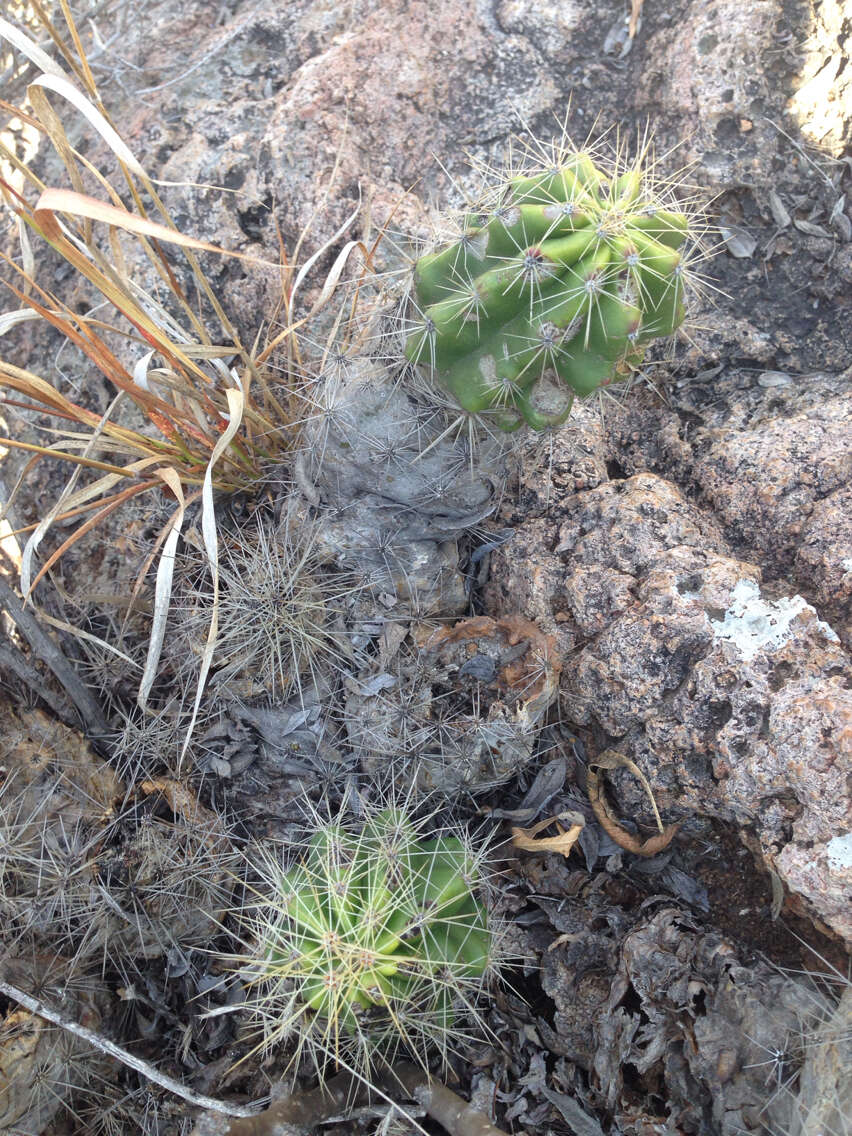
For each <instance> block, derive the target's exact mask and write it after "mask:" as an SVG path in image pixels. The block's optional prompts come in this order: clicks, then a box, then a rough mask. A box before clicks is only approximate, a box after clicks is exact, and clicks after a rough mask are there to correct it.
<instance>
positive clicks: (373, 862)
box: [243, 808, 494, 1068]
mask: <svg viewBox="0 0 852 1136" xmlns="http://www.w3.org/2000/svg"><path fill="white" fill-rule="evenodd" d="M420 827H421V826H419V825H417V824H416V823H414V822H413V821H411V820H410V819H409V818H408V816H407V815H406V814H405V812H404V811H402V810H401V809H398V808H387V809H383V810H381V811H380V812H377V813H374V814H373V815H372V816H371V817H368V818H367V820H366V821H365V823H364V827H363V829H362V830H361V831H360V832H359V833H353V832H351V831H349V830H347V829H346V828H344V826H343V825H342V824H341V823H340V822H339V821H332V822H330V823H327V824H324V825H322V826H321V827H320V828H319V829H318V831H317V832H315V834H314V835H313V836H312V837H311V839H310V840H309V841H308V844H307V847H306V853H305V855H304V857H303V859H302V861H301V862H300V863H298V864H297V865H296V866H294V867H291V868H289V869H280V868H276V867H275V865H274V864H273V863H271V862H267V864H266V865H265V867H262V868H261V873H262V875H264V876H265V883H266V885H267V887H268V886H269V885H271V887H269V890H267V889H266V888H264V890H265V891H266V895H265V897H263V898H260V899H259V901H258V903H257V905H256V912H255V915H254V917H253V919H251V920H250V924H251V928H250V929H251V934H252V939H253V941H254V942H255V943H256V946H257V950H258V957H257V959H256V962H255V963H253V964H252V970H253V971H254V982H255V985H256V986H257V994H256V998H255V1001H254V1005H255V1008H256V1010H257V1011H258V1013H259V1016H260V1017H261V1018H262V1020H263V1027H264V1033H265V1035H266V1040H267V1043H274V1042H275V1041H277V1040H279V1039H282V1038H283V1037H284V1036H287V1035H289V1034H291V1033H295V1034H296V1036H300V1048H301V1047H302V1046H307V1047H308V1048H309V1049H311V1050H313V1051H314V1053H315V1055H316V1057H317V1058H327V1057H334V1058H335V1059H338V1058H339V1057H340V1056H341V1055H342V1054H344V1055H346V1056H347V1057H348V1059H349V1060H353V1061H355V1062H356V1063H357V1064H358V1065H360V1066H361V1067H362V1068H369V1066H370V1063H371V1059H372V1057H373V1055H375V1054H379V1055H381V1056H382V1057H387V1056H388V1053H389V1052H390V1053H392V1052H393V1051H394V1050H395V1049H396V1048H397V1047H398V1046H399V1045H400V1044H404V1045H405V1046H406V1048H408V1049H409V1050H410V1052H411V1053H412V1055H413V1056H415V1057H417V1056H419V1057H420V1060H423V1061H425V1060H427V1055H428V1054H429V1053H430V1051H431V1050H432V1049H433V1048H434V1047H436V1046H437V1048H438V1050H443V1051H444V1052H446V1050H447V1048H448V1046H450V1047H451V1045H450V1030H451V1028H452V1027H453V1024H454V1021H455V1016H456V1005H457V1004H458V1003H462V1004H463V1005H464V1006H465V1007H466V1008H468V1009H469V1006H470V1002H471V1000H472V998H473V997H474V995H475V994H476V992H477V991H478V990H479V988H480V986H481V983H482V980H483V977H484V976H485V975H486V973H487V972H488V971H489V970H490V968H491V967H492V965H493V962H494V944H493V936H492V932H491V930H490V929H489V926H488V921H487V916H486V911H485V908H484V906H483V905H482V903H481V902H480V901H479V899H478V898H477V896H476V894H475V889H476V887H477V885H478V883H479V882H480V878H481V875H482V854H481V853H478V852H474V851H473V849H472V847H471V845H470V844H469V843H468V841H467V840H466V839H465V838H463V836H462V835H461V833H460V832H458V833H457V832H443V833H441V834H440V835H438V836H436V837H433V838H431V839H421V837H420ZM270 869H271V871H270ZM243 961H244V962H245V961H247V960H245V958H244V960H243ZM318 1063H319V1062H318Z"/></svg>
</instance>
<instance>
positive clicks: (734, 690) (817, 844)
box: [487, 473, 852, 940]
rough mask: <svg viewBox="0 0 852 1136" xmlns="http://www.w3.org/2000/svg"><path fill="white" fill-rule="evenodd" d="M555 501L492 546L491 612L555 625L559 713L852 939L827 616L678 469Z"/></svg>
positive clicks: (851, 697) (850, 736)
mask: <svg viewBox="0 0 852 1136" xmlns="http://www.w3.org/2000/svg"><path fill="white" fill-rule="evenodd" d="M559 504H560V508H559V517H558V519H557V520H554V521H549V520H547V519H544V518H538V519H534V520H532V521H530V522H528V523H527V524H522V525H521V526H520V527H519V528H518V530H517V531H516V533H515V536H514V538H513V539H512V541H510V542H508V543H507V544H504V545H503V546H502V547H501V548H500V549H499V550H497V551H496V552H495V553H494V556H493V565H492V580H491V583H490V584H489V587H488V590H487V600H488V606H489V610H491V611H492V612H493V613H497V612H501V613H502V612H508V611H517V610H519V609H520V610H521V611H522V612H523V613H525V614H528V615H532V614H533V613H534V616H535V618H536V620H537V621H538V622H539V624H540V625H541V626H543V627H544V629H545V630H548V631H549V630H550V629H551V626H552V627H553V628H554V629H555V630H556V633H557V635H558V638H559V642H560V644H561V645H562V647H563V649H565V650H567V652H568V653H567V656H566V658H565V659H564V660H563V671H562V676H563V677H562V692H563V703H562V705H563V713H565V714H566V715H567V716H568V717H569V719H571V720H573V721H574V722H576V723H578V724H580V725H584V726H587V727H589V728H590V729H591V731H592V733H593V736H594V737H595V738H596V740H597V741H598V742H599V744H600V749H605V748H607V747H609V746H612V747H614V748H616V749H618V750H620V751H621V752H622V753H624V754H626V755H627V756H628V757H630V758H632V759H633V760H634V761H636V762H637V763H638V764H639V765H640V767H641V768H642V769H643V770H644V772H645V773H646V774H647V776H648V778H649V780H650V782H651V785H652V787H653V790H654V793H655V795H656V798H657V802H658V804H659V805H660V807H661V809H662V810H663V811H664V812H665V813H666V815H667V817H668V818H669V819H672V818H676V817H686V816H688V815H690V814H704V815H709V816H713V817H718V818H720V819H723V820H727V821H731V822H735V823H736V824H737V825H738V826H739V827H740V828H741V830H742V831H743V832H744V833H745V834H746V835H747V836H748V837H749V838H750V842H751V845H752V846H753V847H754V848H755V849H756V850H758V852H759V854H760V855H761V856H762V857H763V858H764V860H765V861H766V863H768V864H769V865H770V866H771V867H772V868H773V869H774V870H775V871H776V872H777V873H778V875H779V876H780V877H781V879H782V880H783V881H784V882H785V883H786V884H787V886H788V887H789V888H790V890H791V891H792V892H793V893H795V894H796V895H798V896H799V897H800V901H801V902H802V903H804V906H805V908H806V909H808V910H809V911H810V912H811V913H813V914H815V915H817V916H818V917H819V918H820V919H821V920H822V921H823V922H824V923H826V924H828V925H829V926H830V927H832V928H833V929H834V930H835V931H836V932H837V933H839V934H840V935H842V936H844V937H845V938H846V939H850V940H852V916H850V912H852V905H851V904H850V899H852V869H850V867H849V866H844V865H843V863H842V862H841V858H838V857H837V856H834V855H832V854H831V849H830V848H829V844H830V842H831V841H832V840H834V839H835V838H836V837H838V836H842V835H843V834H844V833H846V832H848V831H849V830H850V829H852V803H850V796H849V778H850V774H852V691H850V684H849V678H850V670H849V660H848V657H847V655H846V653H845V652H844V650H843V648H842V646H841V644H840V643H839V641H838V638H837V635H836V634H835V632H834V631H833V629H832V628H831V627H830V626H829V625H828V624H827V623H825V622H824V621H822V620H820V619H819V618H818V615H817V613H816V612H815V611H814V610H813V609H812V608H811V607H810V606H809V605H808V604H806V602H805V601H804V600H803V599H802V597H800V596H793V597H790V596H789V594H784V593H783V592H781V593H775V594H770V593H765V592H762V591H761V588H760V581H761V572H760V569H759V567H758V566H757V565H755V564H752V563H748V562H744V561H741V560H737V559H735V558H734V557H733V556H732V555H731V554H730V550H729V548H728V547H727V545H726V544H725V541H724V539H723V537H722V536H721V534H720V532H719V530H718V528H717V527H716V525H715V523H714V522H713V520H712V519H711V518H708V516H706V515H705V514H703V513H702V512H701V511H699V509H698V508H696V507H695V506H694V505H692V504H690V503H689V502H688V501H687V500H686V498H685V497H684V495H683V494H682V493H681V492H680V490H679V489H677V488H676V487H675V486H674V485H673V484H672V483H671V482H667V481H665V480H663V479H662V478H660V477H657V476H655V475H653V474H647V473H646V474H639V475H636V476H634V477H631V478H627V479H623V480H616V481H610V482H605V483H602V484H600V485H598V486H597V487H596V488H594V489H591V490H588V491H585V492H580V493H576V494H574V495H572V496H569V497H567V498H564V499H563V500H562V501H560V503H559ZM571 644H573V649H572V647H571V646H569V645H571ZM613 781H614V784H615V791H616V797H617V800H618V805H619V809H620V811H621V812H622V815H624V816H627V817H633V818H640V817H641V818H645V819H650V814H649V813H648V806H647V801H645V800H644V799H643V795H642V790H641V788H640V787H639V786H638V785H637V784H636V782H635V780H634V779H633V778H632V777H631V776H630V775H629V774H628V773H626V772H624V773H621V772H620V773H618V774H616V775H614V777H613ZM832 847H833V846H832Z"/></svg>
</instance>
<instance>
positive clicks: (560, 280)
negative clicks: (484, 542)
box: [405, 152, 694, 430]
mask: <svg viewBox="0 0 852 1136" xmlns="http://www.w3.org/2000/svg"><path fill="white" fill-rule="evenodd" d="M499 200H500V202H501V203H500V205H499V206H498V207H497V208H496V209H494V210H492V211H491V212H490V213H486V214H485V215H475V214H468V215H467V216H465V217H464V218H463V221H462V234H461V236H460V238H459V239H458V240H456V241H454V242H453V243H451V244H449V245H447V246H445V247H443V248H440V249H438V250H436V251H434V252H430V253H428V254H427V255H425V256H422V257H420V259H419V260H418V261H417V262H416V265H415V272H414V298H415V302H416V307H417V316H416V318H415V319H414V321H413V322H414V326H413V329H412V330H411V331H410V333H409V334H408V336H407V339H406V346H405V353H406V356H407V358H408V359H409V360H410V361H411V362H413V363H416V364H417V365H418V367H419V368H421V369H423V370H425V371H426V372H427V373H428V376H429V377H430V378H432V379H437V381H438V382H439V383H440V384H441V385H442V386H443V387H445V388H446V389H447V390H448V391H449V392H450V393H451V394H452V395H453V396H454V398H455V400H456V401H457V402H458V403H459V405H460V406H461V407H462V408H463V409H464V410H466V411H469V412H471V413H473V414H480V413H482V412H484V411H490V412H493V414H492V416H493V417H495V418H496V421H497V424H498V425H499V426H501V427H502V428H503V429H505V430H513V429H516V428H517V427H518V426H520V425H521V424H522V423H523V422H524V421H525V422H527V423H528V424H529V425H530V426H532V427H533V428H534V429H537V430H541V429H545V428H546V427H548V426H554V425H558V424H559V423H561V422H563V421H564V420H565V419H566V418H567V417H568V414H569V413H570V411H571V402H572V400H573V397H574V395H575V394H578V395H580V396H585V395H588V394H591V393H592V392H593V391H595V390H597V389H598V388H600V387H603V386H606V385H608V384H609V383H612V382H616V381H618V380H620V379H624V378H626V377H627V376H628V375H629V374H630V373H631V369H632V368H634V367H636V366H637V365H638V364H639V363H640V362H641V360H642V356H643V353H644V348H645V345H646V344H647V343H648V342H650V341H651V340H652V339H656V338H657V337H659V336H666V335H671V334H672V332H673V331H674V330H675V329H676V328H677V327H678V325H679V324H680V323H681V322H682V320H683V319H684V315H685V312H684V302H683V301H684V291H685V284H686V273H685V260H684V255H683V251H682V246H683V245H684V242H685V241H686V239H687V237H690V236H694V233H693V232H691V221H690V217H689V216H688V215H687V214H686V213H684V212H680V211H678V210H676V209H674V208H667V207H665V206H664V203H663V202H662V201H661V200H660V199H659V195H658V193H657V192H656V191H655V190H654V188H653V187H652V186H650V185H649V184H648V178H647V177H646V174H645V172H644V169H643V166H642V164H641V162H640V163H637V164H636V165H635V166H634V167H632V168H629V169H626V170H624V169H623V167H622V172H619V171H618V170H612V171H607V173H605V172H604V171H603V170H602V168H601V166H600V164H599V163H596V162H595V161H593V159H592V157H591V156H590V155H589V154H587V153H583V152H573V153H571V154H569V155H565V154H560V155H559V156H558V160H557V162H556V163H555V164H554V165H553V166H552V168H549V169H546V170H541V171H539V172H535V173H532V174H524V175H522V176H521V175H519V176H514V177H511V178H509V179H508V180H507V182H506V183H505V186H504V187H503V188H502V191H501V192H500V196H499ZM545 374H549V375H553V376H556V377H557V378H558V379H559V380H561V384H564V386H565V387H566V388H567V390H566V391H565V394H566V396H567V400H563V402H564V403H566V404H565V405H563V406H562V407H561V408H560V409H559V410H558V411H557V412H555V413H545V412H543V411H541V410H539V409H537V408H536V407H535V406H534V404H533V401H532V392H533V388H534V387H535V385H536V383H537V382H538V380H539V379H541V378H542V377H543V376H544V375H545Z"/></svg>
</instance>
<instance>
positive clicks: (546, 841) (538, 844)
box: [512, 811, 586, 856]
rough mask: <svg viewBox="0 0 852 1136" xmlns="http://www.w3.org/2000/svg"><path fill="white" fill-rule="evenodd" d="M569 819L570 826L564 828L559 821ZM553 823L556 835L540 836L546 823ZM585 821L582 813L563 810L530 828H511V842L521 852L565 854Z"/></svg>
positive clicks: (578, 835) (546, 825)
mask: <svg viewBox="0 0 852 1136" xmlns="http://www.w3.org/2000/svg"><path fill="white" fill-rule="evenodd" d="M563 820H570V821H571V827H570V828H569V829H566V828H565V827H564V826H563V825H562V824H560V823H559V822H560V821H563ZM551 824H555V825H556V827H557V828H558V829H559V835H558V836H541V837H539V835H538V834H539V833H540V832H541V831H542V829H545V828H547V827H548V825H551ZM585 825H586V821H585V818H584V817H583V815H582V813H575V812H571V811H569V812H564V813H559V814H558V815H557V816H552V817H547V818H546V819H545V820H540V821H538V822H537V823H536V824H534V825H532V826H531V827H530V828H516V827H513V828H512V844H513V846H514V847H515V848H520V849H521V851H523V852H559V853H560V855H562V856H567V855H568V853H569V852H570V851H571V849H572V848H573V847H574V845H575V844H576V843H577V841H578V840H579V838H580V833H581V832H582V831H583V829H584V828H585Z"/></svg>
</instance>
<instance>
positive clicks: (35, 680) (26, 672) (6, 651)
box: [0, 643, 77, 726]
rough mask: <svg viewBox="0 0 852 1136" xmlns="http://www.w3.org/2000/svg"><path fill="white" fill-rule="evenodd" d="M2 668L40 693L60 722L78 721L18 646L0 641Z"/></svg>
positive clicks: (69, 723)
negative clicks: (8, 645)
mask: <svg viewBox="0 0 852 1136" xmlns="http://www.w3.org/2000/svg"><path fill="white" fill-rule="evenodd" d="M2 669H5V670H8V671H11V672H12V673H13V674H16V675H17V676H18V678H19V679H20V680H21V682H24V683H26V684H27V686H28V687H29V688H30V690H31V691H32V692H33V694H36V695H38V697H39V698H40V699H41V700H42V702H44V703H45V704H46V705H47V706H49V707H50V709H51V710H52V711H53V713H54V714H55V715H56V717H57V718H58V719H59V720H60V722H63V723H64V724H65V725H66V726H70V725H72V724H73V723H74V722H76V720H77V719H76V717H75V715H74V711H73V710H72V709H71V706H70V705H69V704H68V703H67V702H65V701H64V699H62V698H60V697H59V696H58V695H56V694H54V693H53V691H52V690H50V689H49V688H48V687H47V686H45V684H44V681H43V680H42V677H41V675H40V674H39V673H38V671H37V670H36V669H35V667H31V666H30V664H29V663H28V662H27V661H26V659H25V658H24V656H23V655H22V654H21V652H20V651H19V650H18V649H17V648H16V647H6V646H4V644H2V643H0V670H2Z"/></svg>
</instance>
